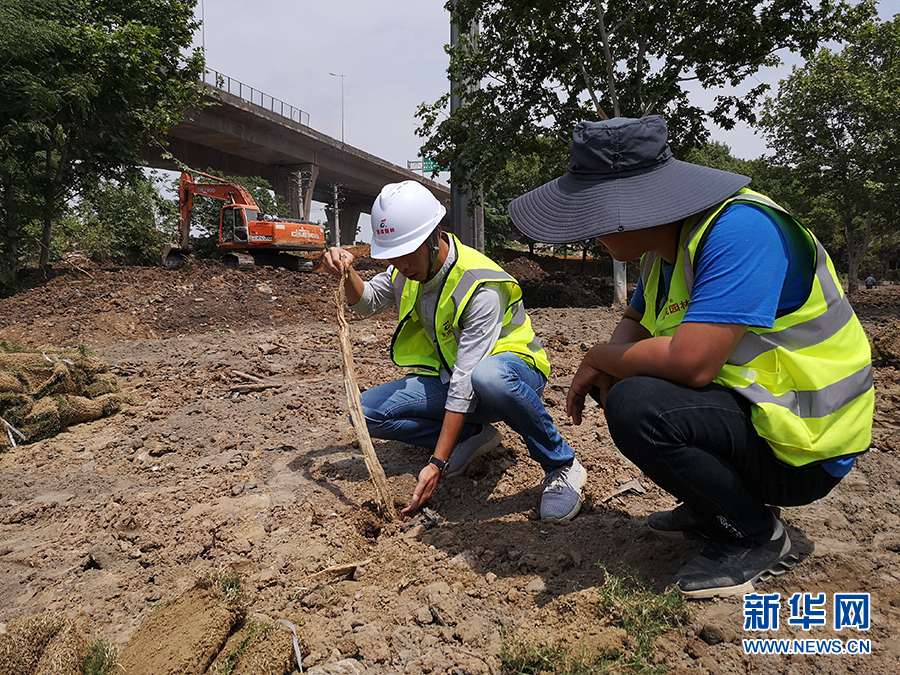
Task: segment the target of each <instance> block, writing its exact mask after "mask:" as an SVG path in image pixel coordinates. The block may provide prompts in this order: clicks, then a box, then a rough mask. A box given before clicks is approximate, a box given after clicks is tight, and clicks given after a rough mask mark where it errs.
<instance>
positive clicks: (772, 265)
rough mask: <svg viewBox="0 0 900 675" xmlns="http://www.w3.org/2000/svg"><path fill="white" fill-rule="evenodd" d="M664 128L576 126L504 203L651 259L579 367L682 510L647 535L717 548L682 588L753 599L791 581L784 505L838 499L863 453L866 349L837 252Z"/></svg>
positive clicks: (585, 389) (625, 449) (568, 236)
mask: <svg viewBox="0 0 900 675" xmlns="http://www.w3.org/2000/svg"><path fill="white" fill-rule="evenodd" d="M666 135H667V130H666V124H665V121H664V119H663V118H662V117H659V116H651V117H644V118H641V119H625V118H616V119H611V120H605V121H602V122H581V123H579V124H578V125H577V126H576V127H575V131H574V133H573V142H572V154H571V159H570V164H569V172H568V173H567V174H566V175H564V176H561V177H560V178H557V179H556V180H553V181H551V182H549V183H547V184H545V185H543V186H541V187H539V188H538V189H536V190H533V191H531V192H529V193H527V194H525V195H522V196H521V197H519V198H518V199H516V200H514V201H513V202H512V204H510V207H509V212H510V215H511V216H512V219H513V222H514V223H515V225H516V226H517V227H518V228H519V229H520V230H522V232H524V233H525V234H527V235H528V236H530V237H532V238H534V239H536V240H538V241H543V242H571V241H578V240H583V239H588V238H592V237H596V238H597V239H598V240H599V242H600V243H601V244H602V245H603V246H604V248H606V249H607V250H609V252H610V253H611V254H612V256H613V257H614V258H616V259H617V260H622V261H628V260H633V259H636V258H638V257H641V275H640V280H639V282H638V286H637V290H636V292H635V294H634V297H633V298H632V301H631V304H630V305H629V306H628V308H627V309H626V310H625V312H624V315H623V317H622V319H621V321H620V322H619V324H618V326H617V327H616V329H615V330H614V331H613V334H612V337H611V338H610V340H609V342H608V343H601V344H597V345H595V346H594V347H593V348H591V349H590V350H589V351H588V352H587V354H586V355H585V357H584V359H583V360H582V363H581V365H580V367H579V368H578V371H577V372H576V374H575V376H574V378H573V380H572V384H571V386H570V388H569V393H568V396H567V399H566V411H567V413H568V414H569V415H570V416H571V417H572V420H573V422H574V423H575V424H580V423H581V414H582V411H583V409H584V402H585V397H586V396H587V395H588V394H590V395H591V396H592V397H593V398H595V400H597V401H598V403H600V404H601V405H602V406H604V409H605V413H606V420H607V425H608V427H609V431H610V434H611V436H612V438H613V440H614V442H615V443H616V446H617V447H618V448H619V449H620V451H621V452H622V453H623V454H624V455H625V456H626V457H628V458H629V459H630V460H632V461H633V462H634V463H635V464H637V466H639V467H640V468H641V469H642V470H643V471H644V473H646V474H647V475H648V476H649V477H650V478H651V479H652V480H653V481H654V482H656V483H657V484H658V485H659V486H660V487H662V488H663V489H665V490H666V491H667V492H669V493H671V494H672V495H673V496H674V497H676V498H677V499H678V500H679V501H680V502H681V504H680V505H679V506H677V507H675V508H674V509H672V510H670V511H663V512H660V513H655V514H653V515H651V516H650V517H649V518H648V519H647V524H648V526H649V527H650V529H651V530H653V531H654V532H656V533H658V534H661V535H666V536H677V537H685V538H703V539H705V540H706V543H705V544H704V546H703V548H702V549H701V551H700V553H699V555H698V556H697V557H696V559H694V560H693V561H692V562H690V563H689V564H688V565H686V566H685V567H684V568H683V569H681V570H680V571H679V572H677V574H676V575H675V578H674V584H675V585H676V586H677V587H678V588H679V589H680V590H681V591H682V593H684V594H685V595H687V596H689V597H696V598H704V597H713V596H722V595H735V594H742V593H748V592H751V591H752V590H753V588H755V586H756V584H758V583H759V582H761V581H765V580H766V579H768V578H770V577H771V576H773V575H777V574H781V573H783V572H786V571H788V570H789V569H791V568H792V567H793V566H794V565H795V564H796V562H797V560H798V557H797V554H796V551H795V549H794V547H793V545H792V544H791V540H790V537H789V536H788V533H787V531H786V529H785V527H784V524H783V522H782V521H781V520H780V518H779V515H780V511H779V510H778V509H777V508H774V507H777V506H799V505H803V504H808V503H810V502H813V501H815V500H817V499H819V498H821V497H823V496H825V495H826V494H828V493H829V492H830V491H831V490H832V489H833V488H834V487H835V486H836V485H837V484H838V482H839V481H840V480H841V478H842V477H843V476H844V475H846V474H847V473H848V472H849V471H850V469H851V467H852V466H853V463H854V457H855V456H856V455H859V454H861V453H863V452H865V451H866V450H867V449H868V448H869V442H870V440H871V430H872V414H873V407H874V390H873V385H872V370H871V355H870V352H869V345H868V341H867V339H866V336H865V334H864V333H863V330H862V327H861V325H860V323H859V321H858V320H857V318H856V316H855V315H854V313H853V310H852V309H851V307H850V304H849V302H848V301H847V299H846V297H845V296H844V294H843V291H842V289H841V287H840V283H839V281H838V279H837V276H836V275H835V273H834V268H833V265H832V264H831V261H830V260H829V259H828V255H827V254H826V253H825V250H824V249H823V248H822V246H821V244H820V243H819V242H818V241H817V240H816V238H815V237H814V236H813V234H812V233H811V232H810V231H809V230H807V229H806V228H804V227H803V226H802V225H800V223H798V222H797V221H796V220H795V219H794V218H793V217H791V216H790V215H789V214H787V213H786V212H785V211H784V210H783V209H782V208H781V207H779V206H778V205H777V204H775V203H774V202H772V201H771V200H769V199H768V198H766V197H764V196H762V195H760V194H758V193H755V192H753V191H751V190H749V189H747V188H746V185H747V184H748V183H749V182H750V179H749V178H747V177H745V176H740V175H737V174H733V173H728V172H725V171H719V170H716V169H711V168H707V167H703V166H697V165H693V164H688V163H685V162H681V161H678V160H675V159H674V158H673V157H672V153H671V151H670V150H669V146H668V143H667V139H666Z"/></svg>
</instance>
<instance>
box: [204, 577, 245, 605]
mask: <svg viewBox="0 0 900 675" xmlns="http://www.w3.org/2000/svg"><path fill="white" fill-rule="evenodd" d="M208 585H209V586H210V587H211V588H213V589H214V590H215V591H216V592H218V593H219V594H220V595H221V596H222V598H223V599H224V600H225V602H226V603H227V604H228V605H231V606H234V607H242V606H243V605H244V604H245V602H246V600H247V594H246V593H245V592H244V587H243V586H242V585H241V575H240V574H238V573H237V572H236V571H235V570H233V569H230V568H222V569H219V570H216V571H215V572H212V573H211V574H210V577H209V580H208Z"/></svg>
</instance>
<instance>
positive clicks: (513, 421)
mask: <svg viewBox="0 0 900 675" xmlns="http://www.w3.org/2000/svg"><path fill="white" fill-rule="evenodd" d="M546 383H547V380H546V379H545V378H544V376H543V375H542V374H541V373H540V372H539V371H537V370H535V369H534V368H532V367H531V366H530V365H528V364H527V363H526V362H525V361H524V360H522V359H520V358H519V357H518V356H516V355H515V354H512V353H510V352H503V353H500V354H497V355H495V356H490V357H488V358H486V359H484V360H483V361H482V362H481V363H479V364H478V365H477V366H476V367H475V370H474V371H473V373H472V388H473V389H474V390H475V396H476V398H477V400H478V406H477V407H476V409H475V410H474V411H473V412H471V413H469V415H468V416H467V417H466V423H465V425H464V426H463V430H462V433H461V434H460V437H459V440H460V441H464V440H466V439H467V438H470V437H471V436H474V435H475V434H476V433H478V432H479V431H480V430H481V425H483V424H489V423H491V422H498V421H502V422H505V423H506V425H507V426H508V427H509V428H511V429H512V430H513V431H515V432H516V433H517V434H519V435H520V436H521V437H522V440H523V441H524V442H525V445H526V447H527V448H528V454H529V455H530V456H531V458H532V459H533V460H534V461H536V462H537V463H538V464H540V465H541V467H542V468H543V469H544V471H552V470H554V469H558V468H559V467H561V466H565V465H566V464H569V463H570V462H571V461H572V460H573V459H574V458H575V451H574V450H572V448H571V447H569V444H568V443H566V441H565V439H563V437H562V436H560V435H559V432H558V431H557V430H556V425H555V424H554V423H553V418H551V417H550V414H549V413H548V412H547V410H546V409H545V408H544V404H543V403H542V402H541V393H542V392H543V391H544V385H545V384H546ZM447 389H448V385H446V384H444V383H443V382H441V378H439V377H434V376H427V375H407V376H406V377H403V378H401V379H399V380H395V381H394V382H388V383H387V384H382V385H379V386H377V387H373V388H372V389H369V390H367V391H364V392H363V393H362V398H361V401H362V409H363V415H364V416H365V418H366V426H368V428H369V433H370V434H371V435H372V437H373V438H383V439H386V440H392V441H403V442H405V443H409V444H410V445H419V446H422V447H425V448H430V449H432V450H433V449H434V447H435V446H436V445H437V441H438V437H439V436H440V433H441V425H442V424H443V422H444V404H445V402H446V400H447Z"/></svg>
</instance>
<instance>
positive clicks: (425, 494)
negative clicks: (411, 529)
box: [400, 463, 441, 516]
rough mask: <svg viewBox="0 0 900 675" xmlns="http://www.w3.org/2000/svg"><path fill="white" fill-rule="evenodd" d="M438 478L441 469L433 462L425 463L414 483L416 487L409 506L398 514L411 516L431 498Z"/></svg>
mask: <svg viewBox="0 0 900 675" xmlns="http://www.w3.org/2000/svg"><path fill="white" fill-rule="evenodd" d="M440 478H441V470H440V469H438V468H437V467H436V466H435V465H434V464H431V463H428V464H426V465H425V468H423V469H422V470H421V471H420V472H419V482H418V483H417V484H416V489H415V491H414V492H413V496H412V499H411V500H410V502H409V506H407V507H406V508H405V509H403V510H402V511H401V512H400V515H401V516H411V515H412V514H414V513H415V512H416V511H418V510H419V509H420V508H422V507H423V506H425V504H426V503H427V502H428V500H429V499H431V497H432V495H434V491H435V490H436V489H437V484H438V481H439V480H440Z"/></svg>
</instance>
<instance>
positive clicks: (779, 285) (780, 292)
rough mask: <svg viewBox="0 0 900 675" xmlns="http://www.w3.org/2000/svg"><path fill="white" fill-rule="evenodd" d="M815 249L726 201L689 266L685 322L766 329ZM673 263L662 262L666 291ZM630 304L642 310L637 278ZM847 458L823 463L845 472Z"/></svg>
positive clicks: (802, 277) (791, 305) (802, 281)
mask: <svg viewBox="0 0 900 675" xmlns="http://www.w3.org/2000/svg"><path fill="white" fill-rule="evenodd" d="M814 260H815V251H814V250H812V248H811V247H810V246H809V245H808V243H807V240H806V238H805V236H804V235H803V233H802V232H800V231H799V230H798V228H797V227H796V226H793V225H791V224H788V223H787V222H784V223H782V222H779V219H777V218H775V217H773V215H772V214H771V213H770V212H767V211H764V210H763V209H761V208H759V207H757V206H753V205H751V204H732V205H731V206H729V207H727V208H726V209H725V211H723V212H722V214H721V215H720V216H719V218H718V220H717V221H716V222H715V224H714V225H713V227H712V228H711V229H710V230H709V231H708V233H707V237H706V241H705V242H704V244H703V248H702V250H701V252H700V257H699V260H698V261H697V263H696V268H695V270H694V286H693V289H692V290H691V300H690V304H689V305H688V308H687V311H686V312H685V315H684V321H685V322H702V323H734V324H746V325H748V326H760V327H763V328H771V327H772V326H773V325H774V324H775V317H776V315H778V314H783V313H786V312H789V311H791V310H793V309H795V308H797V307H799V306H800V305H801V304H802V303H803V302H804V301H805V300H806V296H807V294H808V293H809V289H810V288H811V286H812V281H813V275H814V274H815V272H814ZM672 269H673V266H672V265H670V264H669V263H667V262H665V261H662V273H663V278H664V280H665V286H666V289H667V290H668V287H669V283H670V282H671V279H672ZM631 306H632V307H633V308H634V309H635V310H636V311H637V312H638V313H640V314H643V313H644V310H645V304H644V288H643V283H642V282H641V281H639V282H638V285H637V290H636V291H635V293H634V296H633V297H632V298H631ZM853 461H854V460H853V458H852V457H850V458H847V459H837V460H832V461H829V462H824V463H823V464H822V467H823V468H824V469H825V470H826V471H828V473H830V474H831V475H832V476H835V477H840V476H844V475H846V474H847V473H848V472H849V471H850V469H851V468H852V467H853Z"/></svg>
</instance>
